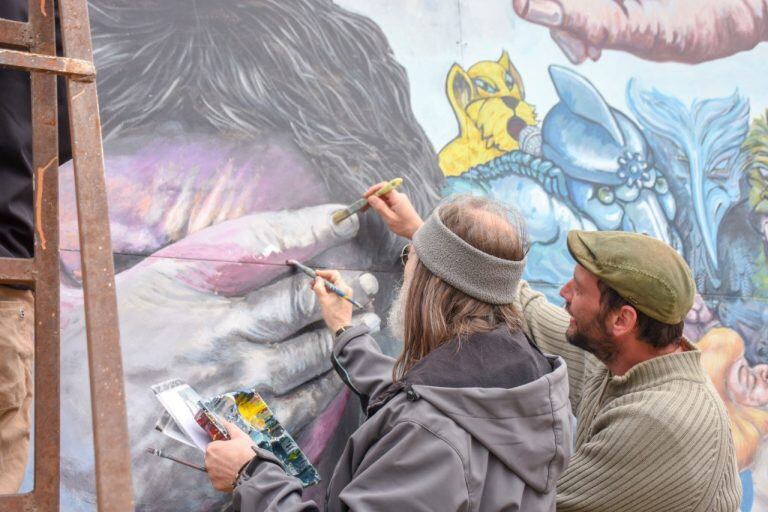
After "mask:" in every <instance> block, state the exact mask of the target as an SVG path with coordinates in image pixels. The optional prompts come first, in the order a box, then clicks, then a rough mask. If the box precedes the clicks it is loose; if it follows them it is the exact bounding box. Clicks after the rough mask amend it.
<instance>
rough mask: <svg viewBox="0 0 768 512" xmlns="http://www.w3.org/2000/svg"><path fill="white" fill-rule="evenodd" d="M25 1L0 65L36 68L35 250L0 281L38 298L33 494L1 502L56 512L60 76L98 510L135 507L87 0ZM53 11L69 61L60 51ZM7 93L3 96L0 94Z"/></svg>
mask: <svg viewBox="0 0 768 512" xmlns="http://www.w3.org/2000/svg"><path fill="white" fill-rule="evenodd" d="M57 4H58V5H57V6H55V5H54V0H29V18H28V21H27V22H18V21H10V20H5V19H0V67H6V68H11V69H17V70H23V71H27V72H30V75H31V81H32V122H33V141H32V148H33V165H34V170H35V176H34V187H35V188H34V190H35V211H36V212H37V214H36V218H35V233H36V236H35V253H34V258H32V259H15V258H0V283H2V284H24V285H28V286H30V287H32V288H33V290H34V295H35V384H34V386H35V389H36V390H45V392H44V393H43V392H36V393H35V395H36V396H35V399H34V400H35V402H34V403H35V424H36V425H37V428H35V429H34V436H35V439H34V441H35V456H34V490H33V491H32V492H29V493H26V494H17V495H10V496H0V510H2V511H4V512H15V511H52V510H58V509H59V458H60V457H59V453H60V450H59V445H60V439H59V434H60V423H59V422H60V412H59V407H60V398H59V370H60V368H59V351H60V345H59V219H58V207H59V201H58V134H57V124H58V123H57V102H56V76H57V75H60V76H63V77H65V78H66V79H67V106H68V109H69V119H70V134H71V139H72V156H73V160H74V175H75V191H76V194H77V215H78V224H79V230H80V232H79V235H80V250H81V261H82V276H83V292H84V299H85V303H84V307H85V318H86V334H87V339H88V341H87V343H88V361H89V371H90V383H91V386H90V387H91V411H92V419H93V433H94V453H95V472H96V489H97V493H98V494H97V496H98V497H97V500H98V508H99V510H100V511H128V510H133V489H132V485H131V471H130V455H129V447H128V429H127V424H126V412H125V397H124V388H123V373H122V362H121V355H120V338H119V331H118V323H117V305H116V297H115V279H114V265H113V260H112V246H111V241H110V232H109V218H108V214H107V197H106V185H105V179H104V158H103V152H102V144H101V122H100V119H99V109H98V99H97V94H96V82H95V74H96V73H95V68H94V66H93V49H92V46H91V34H90V27H89V24H88V10H87V9H88V8H87V2H86V0H58V1H57ZM54 8H57V9H58V10H59V15H60V16H59V17H60V22H61V32H62V33H61V35H62V41H63V46H64V56H63V57H61V56H57V55H56V44H55V30H56V29H55V21H54V18H55V17H54ZM0 93H1V92H0Z"/></svg>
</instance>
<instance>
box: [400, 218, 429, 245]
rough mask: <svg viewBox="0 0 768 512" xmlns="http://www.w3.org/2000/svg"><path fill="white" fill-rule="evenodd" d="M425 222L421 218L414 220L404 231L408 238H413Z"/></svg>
mask: <svg viewBox="0 0 768 512" xmlns="http://www.w3.org/2000/svg"><path fill="white" fill-rule="evenodd" d="M422 224H424V221H423V220H421V219H416V220H414V221H413V222H412V223H411V225H410V226H409V227H408V229H407V230H406V232H405V233H404V235H405V237H406V238H407V239H408V240H413V235H415V234H416V232H417V231H418V230H419V228H420V227H421V226H422Z"/></svg>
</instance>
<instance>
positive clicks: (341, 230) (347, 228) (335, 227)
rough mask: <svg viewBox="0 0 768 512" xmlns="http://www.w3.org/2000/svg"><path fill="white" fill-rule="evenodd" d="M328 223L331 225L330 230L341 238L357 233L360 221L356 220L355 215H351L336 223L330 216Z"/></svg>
mask: <svg viewBox="0 0 768 512" xmlns="http://www.w3.org/2000/svg"><path fill="white" fill-rule="evenodd" d="M328 223H329V224H330V226H331V230H332V231H333V232H334V233H335V234H336V235H337V236H339V237H342V238H352V237H353V236H355V235H356V234H357V231H358V229H360V221H359V220H358V217H357V215H352V216H351V217H347V218H346V219H344V220H342V221H341V222H339V223H338V224H335V223H334V222H333V220H331V218H330V217H329V218H328Z"/></svg>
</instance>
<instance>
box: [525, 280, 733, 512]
mask: <svg viewBox="0 0 768 512" xmlns="http://www.w3.org/2000/svg"><path fill="white" fill-rule="evenodd" d="M519 307H520V308H521V309H522V312H523V316H524V317H525V324H526V330H527V333H528V334H529V335H530V336H531V337H532V338H533V339H534V340H535V341H536V343H537V344H538V345H539V347H541V349H542V350H543V351H544V352H549V353H553V354H557V355H560V356H562V357H563V359H565V361H566V363H567V365H568V381H569V384H570V398H571V404H572V407H573V411H574V414H575V415H576V417H577V430H576V446H575V452H574V455H573V457H572V458H571V462H570V465H569V466H568V468H567V469H566V471H565V473H564V474H563V475H562V476H561V477H560V481H559V482H558V486H557V510H558V511H559V512H564V511H569V512H570V511H579V512H581V511H592V512H602V511H605V512H635V511H637V512H641V511H642V512H653V511H658V512H676V511H681V512H683V511H685V512H688V511H690V512H699V511H701V512H733V511H736V510H738V507H739V502H740V500H741V483H740V481H739V475H738V469H737V467H736V455H735V451H734V445H733V439H732V437H731V433H730V428H729V424H728V416H727V413H726V411H725V407H724V405H723V404H722V402H721V401H720V399H719V397H718V396H717V393H716V392H715V389H714V387H713V386H712V384H711V383H710V381H709V379H708V378H707V376H706V374H705V373H704V369H703V368H702V366H701V363H700V353H699V351H698V349H696V348H695V347H694V346H693V345H691V344H690V343H688V342H687V341H686V342H685V346H686V348H688V350H687V351H686V352H682V353H676V354H670V355H667V356H662V357H656V358H654V359H651V360H649V361H645V362H643V363H641V364H638V365H636V366H634V367H633V368H632V369H630V370H629V371H628V372H627V373H626V374H624V375H622V376H621V377H616V376H612V375H611V373H610V372H609V371H608V369H607V368H606V367H605V365H603V364H602V363H600V362H599V361H598V360H597V359H595V358H594V357H592V356H591V355H589V354H588V353H587V352H585V351H583V350H581V349H578V348H576V347H574V346H572V345H570V344H569V343H568V342H567V341H566V339H565V331H566V329H567V328H568V323H569V316H568V313H567V312H566V311H565V310H564V309H562V308H559V307H556V306H553V305H552V304H550V303H549V302H548V301H547V299H546V297H544V295H543V294H541V293H538V292H535V291H533V290H531V289H530V288H529V286H528V284H527V283H525V282H522V283H521V285H520V304H519Z"/></svg>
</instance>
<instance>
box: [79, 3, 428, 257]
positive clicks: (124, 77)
mask: <svg viewBox="0 0 768 512" xmlns="http://www.w3.org/2000/svg"><path fill="white" fill-rule="evenodd" d="M91 3H92V5H91V21H92V26H93V37H94V47H95V48H96V50H95V61H96V66H97V68H98V73H99V96H100V106H101V113H102V122H103V127H104V134H105V140H109V139H110V138H114V137H117V136H121V135H127V134H130V133H147V132H148V131H149V130H152V129H153V128H154V127H158V126H161V125H163V124H165V123H169V122H176V123H180V124H181V125H182V126H184V127H185V129H190V130H195V131H198V132H199V131H210V132H213V133H226V134H232V135H233V136H237V135H241V136H242V135H246V136H255V137H259V136H263V135H265V134H270V133H280V134H284V135H286V136H287V137H288V138H290V139H291V141H292V142H293V143H294V144H295V145H296V146H297V147H298V148H299V149H300V150H301V151H302V152H303V153H304V154H305V155H306V157H307V158H308V160H309V161H310V162H311V163H312V164H313V165H314V166H315V167H316V169H317V170H318V172H319V174H320V176H321V179H322V180H323V181H324V182H325V184H326V186H327V187H328V188H329V189H331V190H333V191H334V197H335V198H337V199H336V200H337V201H339V202H342V201H345V202H351V201H353V200H355V199H357V198H359V196H360V194H361V193H362V192H364V191H365V190H366V189H367V188H368V187H369V186H370V185H371V184H373V183H376V182H377V181H382V180H388V179H391V178H394V177H397V176H402V177H404V178H406V190H407V192H408V194H409V197H411V199H412V201H413V203H414V205H415V206H416V209H417V210H418V211H419V212H420V213H422V214H426V213H427V212H429V211H430V210H431V209H432V206H433V205H434V204H435V203H436V202H437V200H438V199H439V186H440V183H441V182H442V179H443V176H442V173H441V172H440V169H439V168H438V166H437V157H436V153H435V150H434V148H433V147H432V145H431V143H430V142H429V140H428V139H427V137H426V135H425V133H424V131H423V130H422V128H421V126H419V124H418V122H417V121H416V118H415V117H414V115H413V112H412V110H411V106H410V91H409V86H408V78H407V76H406V72H405V70H404V69H403V67H402V66H401V65H400V64H398V63H397V62H396V61H395V59H394V55H393V53H392V50H391V48H390V47H389V44H388V42H387V40H386V37H385V36H384V34H383V32H382V31H381V29H380V28H379V27H378V26H377V25H376V24H375V23H374V22H372V21H371V20H370V19H368V18H366V17H364V16H360V15H358V14H354V13H351V12H349V11H347V10H345V9H342V8H341V7H339V6H337V5H335V4H334V3H333V2H331V1H330V0H290V1H289V0H242V1H238V2H233V1H220V0H183V1H175V0H100V1H98V2H93V0H92V2H91ZM361 220H362V222H363V224H364V225H363V226H362V227H361V230H360V232H361V236H362V237H363V241H365V240H366V239H369V241H371V242H373V241H375V243H377V244H378V245H379V246H380V244H381V240H382V239H386V240H388V241H389V243H388V246H389V247H388V249H390V251H389V252H392V251H395V250H396V241H395V237H394V236H393V235H391V234H389V233H388V232H387V233H386V234H385V229H384V226H383V224H382V223H381V221H380V220H379V219H378V216H376V215H366V216H364V217H363V218H362V219H361ZM365 224H368V226H366V225H365ZM366 228H368V229H366Z"/></svg>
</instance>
